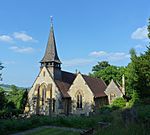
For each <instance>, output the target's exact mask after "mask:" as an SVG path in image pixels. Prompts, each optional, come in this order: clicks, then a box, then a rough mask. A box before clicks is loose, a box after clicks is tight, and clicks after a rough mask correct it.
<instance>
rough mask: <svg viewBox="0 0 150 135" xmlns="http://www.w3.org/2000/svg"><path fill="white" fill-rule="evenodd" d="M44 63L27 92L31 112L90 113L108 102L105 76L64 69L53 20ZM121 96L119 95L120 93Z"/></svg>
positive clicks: (44, 113) (55, 113)
mask: <svg viewBox="0 0 150 135" xmlns="http://www.w3.org/2000/svg"><path fill="white" fill-rule="evenodd" d="M40 63H41V67H40V72H39V74H38V76H37V77H36V79H35V81H34V83H33V85H32V87H31V89H30V91H29V94H28V101H29V108H30V110H29V113H30V114H39V115H40V114H42V115H58V114H65V115H69V114H77V115H81V114H84V115H89V113H90V112H93V111H94V110H95V109H97V108H100V107H102V106H103V105H105V104H108V103H109V101H108V95H107V93H108V94H110V93H109V92H107V91H109V90H107V91H106V92H105V90H106V88H107V86H106V84H105V82H104V81H103V80H102V79H96V78H93V77H90V76H87V75H83V74H81V73H80V72H79V73H70V72H67V71H63V70H61V64H62V63H61V60H60V59H59V57H58V53H57V48H56V41H55V36H54V29H53V23H52V22H51V27H50V35H49V38H48V43H47V47H46V51H45V54H44V57H43V58H42V60H41V61H40ZM119 96H120V95H119Z"/></svg>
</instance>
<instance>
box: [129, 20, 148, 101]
mask: <svg viewBox="0 0 150 135" xmlns="http://www.w3.org/2000/svg"><path fill="white" fill-rule="evenodd" d="M147 29H148V37H149V38H150V19H149V25H148V28H147ZM130 54H131V63H129V65H128V68H127V83H128V85H127V86H128V87H127V93H128V94H129V95H130V96H131V95H132V94H133V92H136V93H137V94H138V96H139V98H144V97H146V96H147V97H148V96H150V45H149V46H147V50H146V51H145V52H144V53H143V54H141V55H140V56H137V55H136V52H135V51H134V50H133V49H132V50H131V51H130Z"/></svg>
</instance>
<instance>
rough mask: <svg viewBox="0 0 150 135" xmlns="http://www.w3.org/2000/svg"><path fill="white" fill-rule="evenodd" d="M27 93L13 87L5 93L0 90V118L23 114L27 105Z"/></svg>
mask: <svg viewBox="0 0 150 135" xmlns="http://www.w3.org/2000/svg"><path fill="white" fill-rule="evenodd" d="M27 96H28V91H27V90H26V91H25V90H23V89H20V88H18V87H16V86H15V85H12V86H11V90H10V91H7V94H6V92H5V91H4V90H3V89H2V88H0V118H11V117H12V116H18V115H19V113H23V112H24V109H25V105H26V103H27Z"/></svg>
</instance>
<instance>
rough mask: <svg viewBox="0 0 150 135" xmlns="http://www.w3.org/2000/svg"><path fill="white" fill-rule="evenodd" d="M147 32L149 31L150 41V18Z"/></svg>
mask: <svg viewBox="0 0 150 135" xmlns="http://www.w3.org/2000/svg"><path fill="white" fill-rule="evenodd" d="M147 30H148V38H149V39H150V18H149V24H148V27H147Z"/></svg>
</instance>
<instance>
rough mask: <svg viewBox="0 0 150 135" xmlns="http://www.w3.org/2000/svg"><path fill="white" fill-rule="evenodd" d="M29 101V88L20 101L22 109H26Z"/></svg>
mask: <svg viewBox="0 0 150 135" xmlns="http://www.w3.org/2000/svg"><path fill="white" fill-rule="evenodd" d="M27 101H28V91H27V89H26V90H25V91H24V93H23V95H22V99H21V101H20V109H21V111H22V112H23V111H24V109H25V106H26V104H27Z"/></svg>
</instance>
